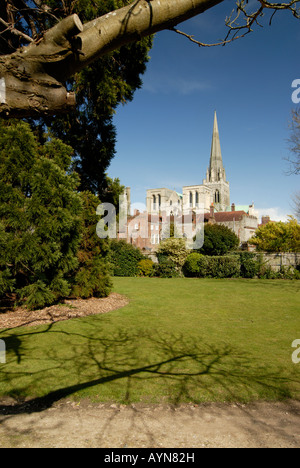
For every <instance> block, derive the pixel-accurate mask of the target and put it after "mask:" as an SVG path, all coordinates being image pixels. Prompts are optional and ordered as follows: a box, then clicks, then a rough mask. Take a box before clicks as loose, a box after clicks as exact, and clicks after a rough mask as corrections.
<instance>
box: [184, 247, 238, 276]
mask: <svg viewBox="0 0 300 468" xmlns="http://www.w3.org/2000/svg"><path fill="white" fill-rule="evenodd" d="M183 271H184V274H185V276H189V277H200V278H204V277H208V278H237V277H238V276H240V261H239V258H238V257H236V256H231V257H230V256H208V255H207V256H204V255H201V254H199V253H197V252H193V253H190V254H189V256H188V257H187V260H186V262H185V264H184V268H183Z"/></svg>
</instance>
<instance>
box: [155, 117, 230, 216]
mask: <svg viewBox="0 0 300 468" xmlns="http://www.w3.org/2000/svg"><path fill="white" fill-rule="evenodd" d="M212 205H214V209H215V211H216V212H221V211H228V210H229V209H230V188H229V182H228V181H227V180H226V172H225V168H224V165H223V159H222V153H221V144H220V136H219V129H218V121H217V113H216V112H215V116H214V126H213V136H212V144H211V153H210V161H209V167H208V169H207V171H206V179H204V180H203V183H202V185H191V186H186V187H183V188H182V194H180V193H177V192H174V191H173V190H170V189H168V188H162V189H149V190H147V211H148V213H158V212H160V211H161V210H162V209H165V210H167V211H168V212H170V213H172V212H174V210H175V211H177V209H180V210H181V211H182V210H184V209H187V208H189V209H192V210H193V209H197V208H199V207H201V208H202V209H203V208H204V211H205V212H209V211H210V207H211V206H212Z"/></svg>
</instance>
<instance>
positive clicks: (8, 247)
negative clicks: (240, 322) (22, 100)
mask: <svg viewBox="0 0 300 468" xmlns="http://www.w3.org/2000/svg"><path fill="white" fill-rule="evenodd" d="M71 155H72V149H71V148H70V147H68V146H66V145H64V144H63V143H62V142H58V141H57V140H53V141H49V142H47V144H45V145H43V146H39V144H38V142H37V140H36V138H35V137H34V135H33V133H32V132H31V130H30V127H29V126H28V125H27V124H25V123H24V122H17V123H14V122H10V123H5V122H0V219H1V229H0V245H1V247H2V248H1V250H0V292H1V293H2V295H3V294H5V293H6V292H12V291H13V292H15V293H16V294H17V296H18V297H19V298H20V300H21V302H24V303H25V304H26V305H27V306H28V307H30V308H35V307H43V306H44V305H48V304H50V303H52V302H53V301H54V300H57V299H58V298H60V297H63V296H65V295H67V294H69V293H70V285H69V283H68V275H69V274H70V273H71V272H72V271H73V270H74V269H76V267H77V265H78V260H77V256H76V252H77V249H78V246H79V243H80V236H81V220H80V216H81V213H82V204H81V200H80V197H79V195H78V194H77V192H76V188H77V185H78V176H77V175H76V174H74V173H72V172H69V167H70V163H71Z"/></svg>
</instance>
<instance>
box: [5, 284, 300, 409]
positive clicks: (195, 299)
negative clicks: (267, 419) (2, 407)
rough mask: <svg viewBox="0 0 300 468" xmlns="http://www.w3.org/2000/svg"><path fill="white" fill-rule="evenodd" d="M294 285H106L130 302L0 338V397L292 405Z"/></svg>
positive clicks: (297, 390) (298, 377) (297, 307)
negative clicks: (2, 347) (0, 348)
mask: <svg viewBox="0 0 300 468" xmlns="http://www.w3.org/2000/svg"><path fill="white" fill-rule="evenodd" d="M299 288H300V283H299V282H296V281H280V280H276V281H274V280H265V281H264V280H241V279H234V280H215V279H203V280H199V279H188V278H173V279H159V278H115V279H114V290H115V291H116V292H118V293H121V294H124V295H126V296H127V297H128V298H129V299H130V304H129V305H128V306H126V307H125V308H122V309H119V310H116V311H114V312H111V313H108V314H105V315H97V316H90V317H85V318H80V319H73V320H70V321H67V322H58V323H56V324H54V325H51V326H39V327H35V328H19V329H15V330H2V331H0V338H2V339H4V340H5V343H6V346H7V363H6V364H0V396H2V397H3V396H10V397H13V398H15V399H16V400H22V399H23V398H25V397H27V398H28V397H30V398H33V399H34V398H37V399H40V400H36V401H46V400H44V398H45V397H46V398H47V399H48V402H50V403H51V402H53V401H55V400H58V399H59V398H62V397H66V396H68V397H71V396H72V398H76V399H77V398H86V397H88V398H90V399H92V400H94V401H101V402H108V401H109V402H112V401H113V402H119V403H121V402H122V403H130V402H145V403H151V402H168V403H174V404H176V403H181V402H190V401H192V402H204V401H243V402H246V401H251V400H257V399H269V400H271V399H283V398H298V399H299V397H300V364H298V365H296V364H293V363H292V359H291V355H292V352H293V351H294V350H293V348H292V347H291V344H292V342H293V341H294V340H295V339H300V320H299V315H300V289H299Z"/></svg>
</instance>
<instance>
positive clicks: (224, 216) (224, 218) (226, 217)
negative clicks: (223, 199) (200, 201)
mask: <svg viewBox="0 0 300 468" xmlns="http://www.w3.org/2000/svg"><path fill="white" fill-rule="evenodd" d="M244 216H248V214H247V213H246V212H245V211H220V212H219V213H214V218H215V220H216V222H217V223H226V222H230V221H240V220H241V219H243V217H244ZM204 219H205V220H207V221H208V220H209V219H210V213H205V214H204Z"/></svg>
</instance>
